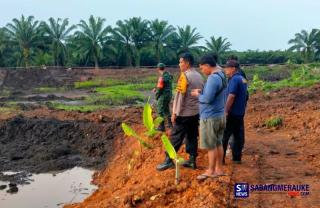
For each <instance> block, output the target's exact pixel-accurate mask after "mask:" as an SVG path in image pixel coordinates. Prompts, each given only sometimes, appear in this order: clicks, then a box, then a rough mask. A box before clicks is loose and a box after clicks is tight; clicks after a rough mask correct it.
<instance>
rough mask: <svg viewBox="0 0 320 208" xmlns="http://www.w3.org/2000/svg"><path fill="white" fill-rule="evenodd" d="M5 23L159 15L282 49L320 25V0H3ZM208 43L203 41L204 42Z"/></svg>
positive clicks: (242, 43)
mask: <svg viewBox="0 0 320 208" xmlns="http://www.w3.org/2000/svg"><path fill="white" fill-rule="evenodd" d="M0 2H1V3H0V8H1V13H0V26H5V25H6V24H7V23H8V22H10V21H11V20H12V19H13V18H16V17H20V16H21V15H22V14H24V15H33V16H35V17H36V19H39V20H47V19H48V18H49V17H63V18H69V19H70V21H71V22H72V23H78V22H79V20H80V19H88V17H89V16H90V15H91V14H93V15H95V16H100V17H103V18H105V19H106V20H107V22H106V23H107V24H110V25H114V24H115V22H116V21H117V20H119V19H127V18H130V17H133V16H140V17H142V18H145V19H149V20H151V19H155V18H159V19H161V20H167V21H168V22H169V23H170V24H172V25H174V26H177V25H179V26H185V25H187V24H189V25H191V26H193V27H196V28H197V29H198V32H200V34H201V35H202V36H204V38H205V39H208V38H209V37H210V36H212V35H214V36H223V37H226V38H228V40H229V41H230V42H231V43H232V49H235V50H241V51H242V50H247V49H252V50H256V49H259V50H277V49H286V48H288V45H287V42H288V40H289V39H291V38H292V37H293V36H294V34H295V33H296V32H300V31H301V30H302V29H307V30H311V29H312V28H320V12H319V11H320V1H318V0H0ZM201 43H204V40H202V41H201Z"/></svg>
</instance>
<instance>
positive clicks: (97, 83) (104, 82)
mask: <svg viewBox="0 0 320 208" xmlns="http://www.w3.org/2000/svg"><path fill="white" fill-rule="evenodd" d="M125 83H126V81H125V80H116V79H101V78H99V79H93V80H88V81H83V82H75V83H74V87H75V88H76V89H82V88H93V87H106V86H113V85H122V84H125Z"/></svg>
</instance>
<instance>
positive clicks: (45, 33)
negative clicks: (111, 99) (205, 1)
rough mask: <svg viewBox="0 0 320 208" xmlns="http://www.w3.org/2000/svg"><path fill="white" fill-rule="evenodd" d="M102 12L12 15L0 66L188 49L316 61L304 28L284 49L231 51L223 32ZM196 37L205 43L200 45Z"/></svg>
mask: <svg viewBox="0 0 320 208" xmlns="http://www.w3.org/2000/svg"><path fill="white" fill-rule="evenodd" d="M106 23H107V21H106V20H105V19H104V18H101V17H94V16H92V15H91V16H90V17H89V18H88V19H87V20H80V22H79V24H76V25H71V24H69V21H68V19H67V18H56V19H54V18H49V19H48V20H47V21H39V20H36V19H35V18H34V17H33V16H23V15H22V16H21V17H20V18H14V19H13V20H12V21H11V22H9V23H8V24H7V25H6V26H5V27H3V28H0V48H1V50H0V67H16V66H21V67H29V66H35V65H37V66H40V65H47V66H52V65H54V66H67V67H72V66H89V67H96V68H97V67H99V66H120V67H122V66H129V67H130V66H137V67H139V66H155V65H156V64H157V63H158V62H159V61H162V62H165V63H166V64H167V65H177V61H178V56H179V55H180V54H181V53H184V52H191V53H193V54H194V56H195V57H196V58H198V57H199V56H201V55H202V54H203V53H207V52H212V53H214V54H216V55H217V57H218V62H219V63H225V61H226V59H227V57H228V56H229V55H231V54H233V55H237V56H238V57H239V59H240V62H241V63H243V64H277V63H309V62H314V61H318V60H320V56H319V54H320V44H319V42H320V38H319V37H320V33H319V30H318V29H312V30H311V31H310V32H308V31H305V30H302V31H301V32H300V33H297V34H295V37H294V38H293V39H291V40H290V41H289V42H288V44H289V45H290V48H289V50H285V51H254V50H248V51H245V52H238V51H233V50H232V49H231V46H232V45H231V43H230V42H229V41H228V39H227V38H225V37H218V36H216V35H215V34H212V35H211V37H210V38H209V39H208V40H205V41H201V40H202V39H203V37H202V36H201V34H200V33H199V32H198V31H197V29H196V28H194V27H192V26H190V25H186V26H185V27H179V26H177V27H174V26H172V25H170V24H169V23H168V22H167V21H163V20H158V19H155V20H146V19H142V18H141V17H132V18H129V19H125V20H119V21H117V22H116V23H115V24H113V23H109V22H108V24H110V25H115V26H114V27H111V26H110V25H107V24H106ZM200 42H204V43H205V44H204V45H201V44H200Z"/></svg>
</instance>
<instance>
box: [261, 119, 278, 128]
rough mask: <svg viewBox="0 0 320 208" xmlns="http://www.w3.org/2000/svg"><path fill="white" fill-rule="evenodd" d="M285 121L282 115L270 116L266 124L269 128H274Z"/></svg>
mask: <svg viewBox="0 0 320 208" xmlns="http://www.w3.org/2000/svg"><path fill="white" fill-rule="evenodd" d="M282 123H283V120H282V118H280V117H274V118H270V119H268V120H266V121H265V123H264V124H265V126H266V127H268V128H272V127H279V126H281V125H282Z"/></svg>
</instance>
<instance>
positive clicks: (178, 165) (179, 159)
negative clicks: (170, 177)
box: [161, 135, 184, 185]
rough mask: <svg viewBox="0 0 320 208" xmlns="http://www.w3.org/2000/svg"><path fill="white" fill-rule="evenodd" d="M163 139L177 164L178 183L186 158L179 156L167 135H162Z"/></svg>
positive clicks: (176, 181) (165, 146) (176, 176)
mask: <svg viewBox="0 0 320 208" xmlns="http://www.w3.org/2000/svg"><path fill="white" fill-rule="evenodd" d="M161 141H162V143H163V146H164V148H165V150H166V152H167V153H168V155H169V157H170V158H171V159H172V160H174V162H175V165H176V175H175V183H176V185H177V184H178V183H179V180H180V165H181V164H182V163H183V162H184V159H183V158H181V157H179V155H178V154H177V152H176V150H175V149H174V147H173V146H172V144H171V142H170V140H169V138H168V137H167V136H166V135H162V137H161Z"/></svg>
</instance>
